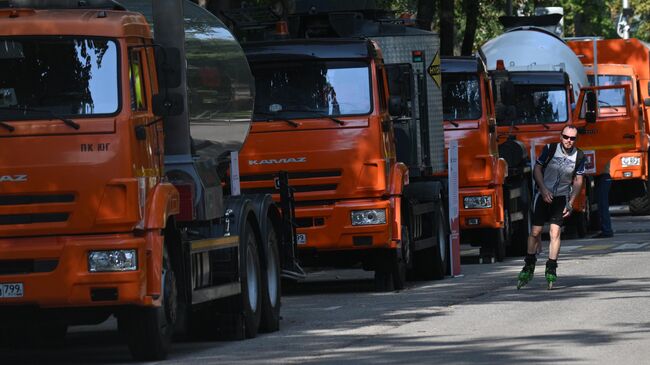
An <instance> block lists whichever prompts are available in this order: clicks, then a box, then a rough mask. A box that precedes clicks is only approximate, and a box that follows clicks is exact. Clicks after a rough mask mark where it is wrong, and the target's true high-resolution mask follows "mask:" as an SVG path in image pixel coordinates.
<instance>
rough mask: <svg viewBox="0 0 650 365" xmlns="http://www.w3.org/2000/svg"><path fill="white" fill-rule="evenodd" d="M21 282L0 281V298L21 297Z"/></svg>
mask: <svg viewBox="0 0 650 365" xmlns="http://www.w3.org/2000/svg"><path fill="white" fill-rule="evenodd" d="M23 294H24V292H23V283H0V298H21V297H22V296H23Z"/></svg>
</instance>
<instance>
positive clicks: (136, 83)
mask: <svg viewBox="0 0 650 365" xmlns="http://www.w3.org/2000/svg"><path fill="white" fill-rule="evenodd" d="M129 66H130V67H129V79H130V84H131V110H138V111H141V110H147V104H146V95H145V87H144V78H143V69H142V68H143V64H142V55H141V53H140V50H132V51H131V53H130V54H129Z"/></svg>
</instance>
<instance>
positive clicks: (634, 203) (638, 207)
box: [629, 195, 650, 215]
mask: <svg viewBox="0 0 650 365" xmlns="http://www.w3.org/2000/svg"><path fill="white" fill-rule="evenodd" d="M629 207H630V213H631V214H634V215H646V214H650V197H649V196H648V195H645V196H642V197H638V198H634V199H632V200H630V203H629Z"/></svg>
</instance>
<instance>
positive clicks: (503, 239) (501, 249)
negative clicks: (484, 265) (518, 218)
mask: <svg viewBox="0 0 650 365" xmlns="http://www.w3.org/2000/svg"><path fill="white" fill-rule="evenodd" d="M510 224H511V223H510V210H509V209H507V208H506V209H504V210H503V228H500V229H495V230H494V235H493V237H492V243H491V245H492V249H493V251H494V259H495V260H496V261H498V262H501V261H503V259H504V258H505V256H506V246H507V245H508V237H509V236H510V234H511V232H512V229H511V227H510Z"/></svg>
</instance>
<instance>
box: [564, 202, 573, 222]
mask: <svg viewBox="0 0 650 365" xmlns="http://www.w3.org/2000/svg"><path fill="white" fill-rule="evenodd" d="M571 212H573V201H572V200H569V201H568V202H567V204H566V206H565V207H564V210H563V211H562V218H566V217H568V216H570V215H571Z"/></svg>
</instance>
